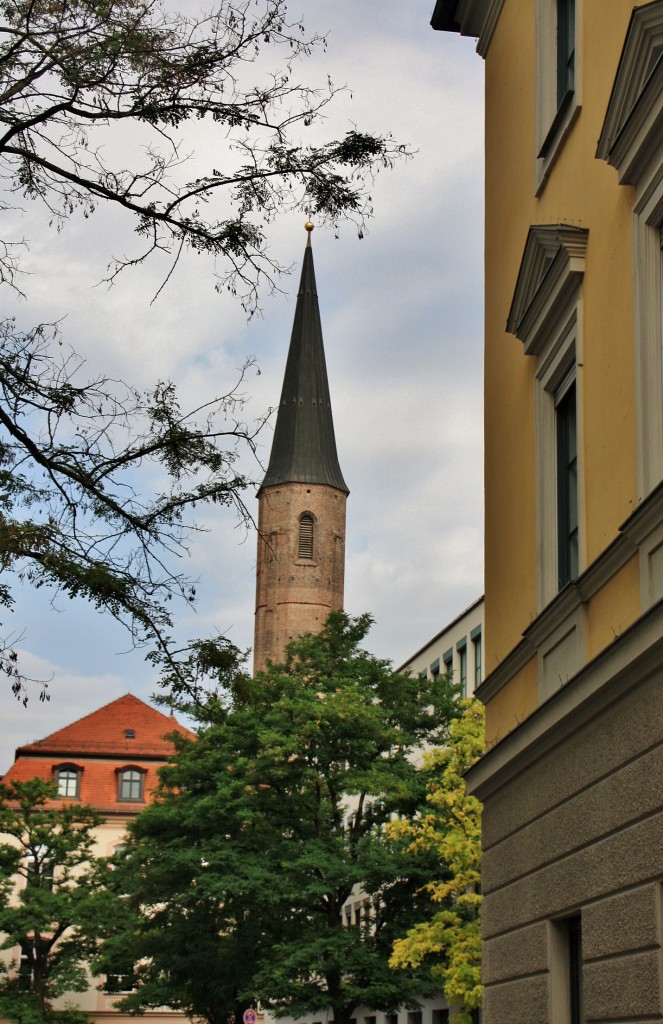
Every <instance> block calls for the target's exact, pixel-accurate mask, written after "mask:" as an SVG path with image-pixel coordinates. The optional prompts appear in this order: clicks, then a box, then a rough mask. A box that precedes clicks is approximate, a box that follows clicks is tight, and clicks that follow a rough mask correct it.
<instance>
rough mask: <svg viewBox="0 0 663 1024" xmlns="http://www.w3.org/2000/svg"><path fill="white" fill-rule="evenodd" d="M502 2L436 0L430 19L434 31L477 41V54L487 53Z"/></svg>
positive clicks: (498, 0) (482, 55) (495, 0)
mask: <svg viewBox="0 0 663 1024" xmlns="http://www.w3.org/2000/svg"><path fill="white" fill-rule="evenodd" d="M503 4H504V0H437V3H436V4H435V10H434V11H433V16H432V18H431V25H432V26H433V28H434V29H435V30H436V31H442V32H460V34H461V35H462V36H472V37H474V38H476V39H477V53H478V54H480V56H481V57H485V56H486V53H487V52H488V47H489V45H490V40H491V39H492V36H493V32H494V30H495V26H496V25H497V19H498V18H499V16H500V12H501V10H502V5H503Z"/></svg>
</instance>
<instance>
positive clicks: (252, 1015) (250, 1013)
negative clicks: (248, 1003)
mask: <svg viewBox="0 0 663 1024" xmlns="http://www.w3.org/2000/svg"><path fill="white" fill-rule="evenodd" d="M242 1019H243V1020H244V1024H256V1021H257V1019H258V1014H257V1013H256V1011H255V1010H245V1011H244V1016H243V1018H242Z"/></svg>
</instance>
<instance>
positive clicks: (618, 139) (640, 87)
mask: <svg viewBox="0 0 663 1024" xmlns="http://www.w3.org/2000/svg"><path fill="white" fill-rule="evenodd" d="M662 45H663V0H659V2H658V3H648V4H644V5H643V6H641V7H637V8H635V9H634V10H633V13H632V15H631V21H630V23H629V27H628V31H627V33H626V39H625V42H624V48H623V51H622V55H621V58H620V61H619V67H618V69H617V74H616V76H615V81H614V85H613V89H612V93H611V95H610V101H609V103H608V108H607V111H606V116H605V121H604V124H603V129H602V131H601V136H600V139H599V144H598V147H597V151H596V155H597V157H598V158H599V159H602V160H606V161H607V162H608V163H609V164H610V166H611V167H614V168H615V170H616V171H617V174H618V178H619V181H620V183H621V184H624V185H633V186H634V187H635V193H636V195H635V204H634V207H633V273H634V304H635V309H634V339H635V353H634V362H635V393H636V424H637V431H638V436H637V442H638V443H637V486H638V498H639V500H640V501H642V499H643V498H646V497H647V495H649V494H650V493H651V492H652V491H653V490H654V489H655V487H656V486H657V485H658V484H659V483H660V482H661V481H662V480H663V351H662V349H663V299H662V297H661V290H662V289H663V257H662V256H661V230H662V228H663V136H662V130H663V59H661V57H660V47H661V46H662Z"/></svg>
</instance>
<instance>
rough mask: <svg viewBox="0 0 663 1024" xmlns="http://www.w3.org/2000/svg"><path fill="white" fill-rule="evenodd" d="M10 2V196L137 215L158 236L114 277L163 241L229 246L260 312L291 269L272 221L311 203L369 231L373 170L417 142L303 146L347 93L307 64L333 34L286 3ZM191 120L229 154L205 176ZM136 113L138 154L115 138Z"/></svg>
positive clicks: (229, 262)
mask: <svg viewBox="0 0 663 1024" xmlns="http://www.w3.org/2000/svg"><path fill="white" fill-rule="evenodd" d="M2 15H3V20H2V23H0V178H2V179H3V180H4V182H5V188H6V190H7V192H8V193H9V194H11V193H14V194H17V195H18V194H22V195H24V196H25V197H27V198H28V199H32V200H39V201H40V202H41V203H42V204H44V206H45V207H46V209H47V211H48V214H49V217H50V219H51V222H52V223H54V224H55V225H56V226H57V227H60V226H61V225H62V223H63V221H64V220H66V219H67V218H68V217H70V216H71V215H72V214H73V213H74V212H75V211H77V210H78V211H81V212H82V213H83V215H84V216H86V217H87V216H90V215H91V214H92V213H93V212H94V211H95V209H96V208H97V206H98V205H99V203H101V202H110V203H112V204H114V205H117V206H118V207H121V208H123V209H125V210H126V211H127V212H128V213H129V214H130V215H132V216H133V217H134V218H135V228H136V231H137V232H138V234H139V235H140V236H142V237H144V238H145V240H146V243H147V245H146V247H145V248H143V249H142V250H141V251H139V253H138V254H137V255H136V256H134V257H132V258H129V257H122V258H116V259H114V260H113V262H112V263H111V266H110V268H109V279H111V280H112V279H113V278H114V276H115V275H116V274H117V272H118V271H119V270H121V269H122V268H123V267H125V266H127V265H129V264H132V263H136V262H140V261H141V260H143V259H144V258H145V257H146V256H147V255H148V254H149V253H151V252H154V251H155V250H166V251H168V252H170V253H172V254H173V258H174V259H175V261H176V260H177V259H178V258H179V254H180V253H181V251H182V248H183V247H187V248H190V249H193V250H194V251H198V252H207V253H210V254H211V255H213V256H214V257H216V258H217V273H218V278H217V286H218V287H219V288H229V289H230V290H231V291H233V292H237V291H239V293H240V295H241V297H242V299H243V301H244V303H245V305H246V308H247V309H248V310H249V311H251V310H253V309H255V308H256V302H257V295H258V291H257V289H258V286H259V285H260V283H267V284H269V285H271V286H273V283H274V275H275V274H276V273H278V272H279V270H280V269H281V268H279V267H278V265H277V264H276V263H275V262H274V260H273V259H272V257H271V256H270V255H269V252H268V249H267V245H266V238H265V233H264V226H265V224H267V223H269V222H270V221H271V220H273V218H274V217H275V216H276V214H277V213H279V212H280V211H282V210H284V209H289V210H301V211H306V212H307V213H314V214H316V215H317V217H318V219H319V220H321V221H325V220H326V221H331V222H334V223H335V222H337V221H338V220H339V219H340V218H344V217H349V218H351V219H352V220H353V221H354V222H355V223H356V224H357V226H358V229H359V231H360V233H361V230H362V226H363V223H364V219H365V217H366V216H367V215H368V214H370V212H371V200H370V195H369V193H368V183H369V182H370V180H371V178H372V176H373V174H374V173H375V172H376V171H378V170H379V169H380V168H381V167H387V166H390V165H391V164H392V163H393V161H394V160H396V159H398V158H400V157H402V156H404V155H408V154H407V150H406V148H405V147H404V146H399V145H397V144H396V143H394V141H393V140H392V139H391V138H390V137H379V136H373V135H369V134H365V133H361V132H357V131H354V130H353V131H349V132H348V133H347V134H346V136H345V138H344V139H342V140H341V141H335V142H330V143H326V144H323V145H322V146H319V147H316V146H305V145H303V144H302V141H301V139H300V137H299V134H298V133H299V129H300V128H301V129H304V128H306V127H308V126H310V125H311V124H312V123H313V122H314V121H316V120H318V119H319V118H320V115H321V114H322V113H323V112H324V111H325V109H326V107H327V105H328V104H329V103H330V101H331V100H332V99H333V97H334V95H335V94H336V92H337V91H338V90H337V88H336V87H335V86H334V85H333V84H332V82H331V80H328V81H327V82H326V84H325V86H324V88H321V89H318V88H313V87H311V86H308V85H305V84H302V83H301V82H299V81H298V80H297V78H296V77H295V72H296V66H297V64H298V63H299V61H300V60H301V59H302V58H305V57H307V56H309V55H310V54H311V53H312V52H313V50H314V49H316V48H317V47H321V46H325V40H324V38H323V37H321V36H319V35H315V34H314V35H311V36H307V35H306V33H305V32H304V29H303V26H302V25H301V23H300V22H298V21H296V20H295V21H290V20H289V18H288V13H287V5H286V2H285V0H218V2H217V5H216V7H215V8H214V9H213V10H212V11H210V12H209V13H206V14H202V15H200V16H198V17H192V16H190V15H188V14H184V13H181V12H176V11H173V10H169V9H168V8H167V6H166V5H165V4H164V3H162V2H160V0H58V2H56V3H53V2H52V0H5V2H4V3H3V4H2ZM265 52H267V54H268V55H269V56H273V60H274V63H275V66H276V70H274V71H272V72H271V73H270V72H267V71H265V70H264V68H263V63H264V61H263V57H264V55H265ZM191 118H197V119H205V120H207V121H208V123H209V129H210V131H211V132H214V134H215V137H216V138H218V149H219V157H220V158H222V159H223V165H222V166H221V168H220V169H214V170H213V171H212V173H210V174H207V175H204V176H201V177H198V178H197V179H195V180H187V178H186V176H185V174H184V171H183V165H184V164H185V163H186V161H185V160H184V158H183V157H182V156H181V153H180V140H179V138H178V135H177V132H178V130H180V129H182V127H183V125H184V124H185V122H186V121H188V120H189V119H191ZM124 122H127V123H134V124H139V125H140V126H141V127H142V129H143V136H144V139H143V155H142V157H141V158H138V159H137V161H136V163H135V165H134V166H125V165H124V164H123V163H122V159H121V158H118V159H115V158H114V157H113V155H112V153H113V152H114V150H113V147H109V146H108V145H107V142H108V140H109V139H110V140H111V141H113V140H115V136H116V129H117V126H118V125H121V124H122V123H124ZM212 200H214V203H212ZM210 203H212V205H211V206H210V205H209V204H210ZM205 208H206V214H207V215H206V216H205V215H204V214H203V210H204V209H205ZM17 269H18V251H17V248H16V245H15V243H14V242H13V241H12V240H11V239H7V240H6V241H5V242H4V243H2V245H0V275H1V276H0V280H2V281H4V282H9V283H12V284H16V273H17Z"/></svg>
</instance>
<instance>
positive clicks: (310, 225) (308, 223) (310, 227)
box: [304, 220, 315, 249]
mask: <svg viewBox="0 0 663 1024" xmlns="http://www.w3.org/2000/svg"><path fill="white" fill-rule="evenodd" d="M314 227H315V224H314V223H313V221H312V220H307V221H306V224H305V225H304V230H305V231H307V232H308V238H307V239H306V246H307V248H308V249H310V248H311V232H312V231H313V228H314Z"/></svg>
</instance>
